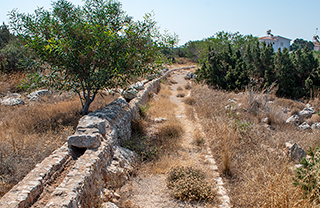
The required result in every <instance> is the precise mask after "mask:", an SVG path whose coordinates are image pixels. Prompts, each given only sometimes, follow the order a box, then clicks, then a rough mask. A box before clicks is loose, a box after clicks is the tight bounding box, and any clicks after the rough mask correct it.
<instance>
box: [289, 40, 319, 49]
mask: <svg viewBox="0 0 320 208" xmlns="http://www.w3.org/2000/svg"><path fill="white" fill-rule="evenodd" d="M306 46H307V47H308V49H309V50H310V51H312V50H313V48H314V44H313V43H312V42H311V41H306V40H303V39H300V38H297V39H295V40H294V41H293V43H292V45H291V46H290V51H296V50H298V49H299V48H305V47H306Z"/></svg>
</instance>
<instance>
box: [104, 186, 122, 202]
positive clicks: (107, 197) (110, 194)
mask: <svg viewBox="0 0 320 208" xmlns="http://www.w3.org/2000/svg"><path fill="white" fill-rule="evenodd" d="M102 192H103V196H102V200H103V201H111V200H113V199H117V200H119V199H120V198H121V196H120V195H119V194H118V193H117V192H114V191H113V190H109V189H104V190H103V191H102Z"/></svg>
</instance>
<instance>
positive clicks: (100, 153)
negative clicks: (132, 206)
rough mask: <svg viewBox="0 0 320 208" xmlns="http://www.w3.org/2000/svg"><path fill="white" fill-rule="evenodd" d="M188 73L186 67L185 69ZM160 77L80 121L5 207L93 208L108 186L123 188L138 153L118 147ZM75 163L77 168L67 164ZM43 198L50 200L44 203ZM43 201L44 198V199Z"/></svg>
mask: <svg viewBox="0 0 320 208" xmlns="http://www.w3.org/2000/svg"><path fill="white" fill-rule="evenodd" d="M180 69H184V68H180ZM174 70H177V69H173V70H169V71H167V72H166V73H165V74H163V76H162V77H161V78H158V79H154V80H152V81H150V82H147V83H146V84H145V85H144V90H142V91H140V92H139V93H138V96H137V97H136V98H134V99H133V100H131V101H130V102H129V103H128V102H126V100H125V99H124V98H117V99H116V100H115V101H114V102H112V103H110V104H109V105H107V106H106V107H105V108H103V109H100V110H97V111H95V112H93V113H90V114H88V115H86V116H84V117H82V118H81V119H80V120H79V124H78V126H77V129H76V132H75V134H74V135H72V136H70V137H69V138H68V142H67V143H66V144H64V145H63V146H62V147H61V148H59V149H57V150H56V151H54V152H53V153H52V154H51V155H50V156H49V157H47V158H46V159H45V160H43V161H42V162H41V163H40V164H38V165H37V166H36V168H35V169H33V170H32V171H31V172H30V173H29V174H28V175H27V176H26V177H25V178H24V179H23V180H22V181H21V182H19V183H18V184H17V185H16V186H14V187H13V188H12V189H11V191H9V192H8V193H7V194H6V195H4V196H3V197H2V198H1V199H0V207H1V208H2V207H3V208H9V207H10V208H24V207H31V206H32V205H33V204H39V205H38V207H39V206H40V207H51V208H53V207H70V208H71V207H72V208H75V207H93V206H94V205H95V204H96V203H97V201H98V200H99V195H100V194H101V192H102V190H103V188H105V187H106V186H109V187H114V186H118V185H121V184H122V183H123V182H125V181H126V180H127V179H128V176H129V173H130V171H132V170H133V168H134V165H135V163H136V160H135V158H136V155H135V153H134V152H132V151H130V150H128V149H125V148H122V147H120V146H119V143H120V141H121V140H127V139H130V136H131V121H132V119H134V118H136V117H137V116H138V113H139V107H140V105H144V104H146V103H147V101H148V99H149V93H151V92H153V93H157V91H158V90H159V87H160V80H161V79H163V78H166V77H167V76H168V75H169V74H170V72H172V71H174ZM70 161H74V163H72V165H68V164H69V163H70ZM67 166H70V167H68V170H67V172H66V173H67V174H66V176H65V177H64V178H62V179H61V181H62V182H61V183H60V184H58V185H57V187H54V190H53V191H52V193H46V194H50V196H49V197H48V196H46V197H42V195H41V194H43V193H42V192H43V190H44V189H46V188H47V187H48V186H51V184H52V182H53V181H55V180H56V179H57V178H59V177H60V176H59V175H60V173H61V172H63V171H66V169H67ZM42 198H45V200H44V199H42ZM39 200H43V201H40V202H39Z"/></svg>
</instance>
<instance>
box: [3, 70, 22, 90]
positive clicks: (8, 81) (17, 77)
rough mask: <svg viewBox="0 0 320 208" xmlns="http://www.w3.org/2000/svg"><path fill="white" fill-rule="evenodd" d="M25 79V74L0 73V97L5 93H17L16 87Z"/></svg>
mask: <svg viewBox="0 0 320 208" xmlns="http://www.w3.org/2000/svg"><path fill="white" fill-rule="evenodd" d="M25 77H26V74H25V73H22V72H16V73H10V74H6V73H0V95H5V94H7V92H17V91H19V89H18V86H19V84H20V83H21V80H22V79H24V78H25Z"/></svg>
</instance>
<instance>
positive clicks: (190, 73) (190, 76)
mask: <svg viewBox="0 0 320 208" xmlns="http://www.w3.org/2000/svg"><path fill="white" fill-rule="evenodd" d="M196 77H197V75H195V74H194V73H192V72H189V73H188V74H187V75H186V76H185V77H184V78H185V79H195V78H196Z"/></svg>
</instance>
